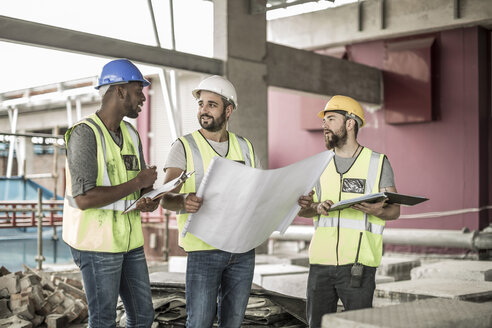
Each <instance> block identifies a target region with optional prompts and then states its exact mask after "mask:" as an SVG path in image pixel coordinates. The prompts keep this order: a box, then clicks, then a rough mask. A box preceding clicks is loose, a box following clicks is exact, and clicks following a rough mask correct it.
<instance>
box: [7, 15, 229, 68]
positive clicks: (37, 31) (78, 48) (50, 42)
mask: <svg viewBox="0 0 492 328" xmlns="http://www.w3.org/2000/svg"><path fill="white" fill-rule="evenodd" d="M0 40H2V41H10V42H15V43H21V44H26V45H31V46H39V47H45V48H50V49H56V50H62V51H71V52H75V53H82V54H88V55H96V56H102V57H112V58H128V59H130V60H133V61H136V62H141V63H144V64H149V65H157V66H165V67H173V68H177V69H183V70H187V71H194V72H200V73H206V74H217V75H223V73H224V63H223V61H221V60H219V59H214V58H208V57H202V56H197V55H192V54H188V53H184V52H179V51H173V50H168V49H163V48H159V47H155V46H147V45H143V44H139V43H133V42H128V41H122V40H118V39H113V38H108V37H103V36H99V35H94V34H89V33H83V32H78V31H73V30H69V29H63V28H59V27H54V26H50V25H44V24H39V23H34V22H29V21H25V20H20V19H15V18H11V17H7V16H0Z"/></svg>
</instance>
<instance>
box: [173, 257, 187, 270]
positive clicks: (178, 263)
mask: <svg viewBox="0 0 492 328" xmlns="http://www.w3.org/2000/svg"><path fill="white" fill-rule="evenodd" d="M187 259H188V257H187V256H170V257H169V261H168V263H169V272H186V262H187Z"/></svg>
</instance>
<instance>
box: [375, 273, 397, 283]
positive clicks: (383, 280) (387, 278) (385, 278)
mask: <svg viewBox="0 0 492 328" xmlns="http://www.w3.org/2000/svg"><path fill="white" fill-rule="evenodd" d="M375 278H376V279H375V280H376V285H378V284H385V283H388V282H395V277H390V276H382V275H379V274H376V277H375Z"/></svg>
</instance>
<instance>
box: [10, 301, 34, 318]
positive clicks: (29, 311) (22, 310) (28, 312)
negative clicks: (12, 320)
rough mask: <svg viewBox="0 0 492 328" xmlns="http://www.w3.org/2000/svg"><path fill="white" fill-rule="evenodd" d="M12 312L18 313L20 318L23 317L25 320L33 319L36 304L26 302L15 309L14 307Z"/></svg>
mask: <svg viewBox="0 0 492 328" xmlns="http://www.w3.org/2000/svg"><path fill="white" fill-rule="evenodd" d="M12 313H14V314H15V315H17V316H18V317H19V318H22V319H24V320H28V321H31V320H32V319H34V316H35V312H34V306H32V305H31V304H24V305H21V306H18V307H16V308H15V309H12Z"/></svg>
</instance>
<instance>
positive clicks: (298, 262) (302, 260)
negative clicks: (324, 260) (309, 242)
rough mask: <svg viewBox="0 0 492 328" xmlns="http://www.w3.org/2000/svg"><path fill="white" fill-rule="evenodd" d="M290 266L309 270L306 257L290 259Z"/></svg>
mask: <svg viewBox="0 0 492 328" xmlns="http://www.w3.org/2000/svg"><path fill="white" fill-rule="evenodd" d="M290 264H292V265H298V266H302V267H306V268H309V257H307V256H301V257H293V258H291V259H290Z"/></svg>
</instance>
